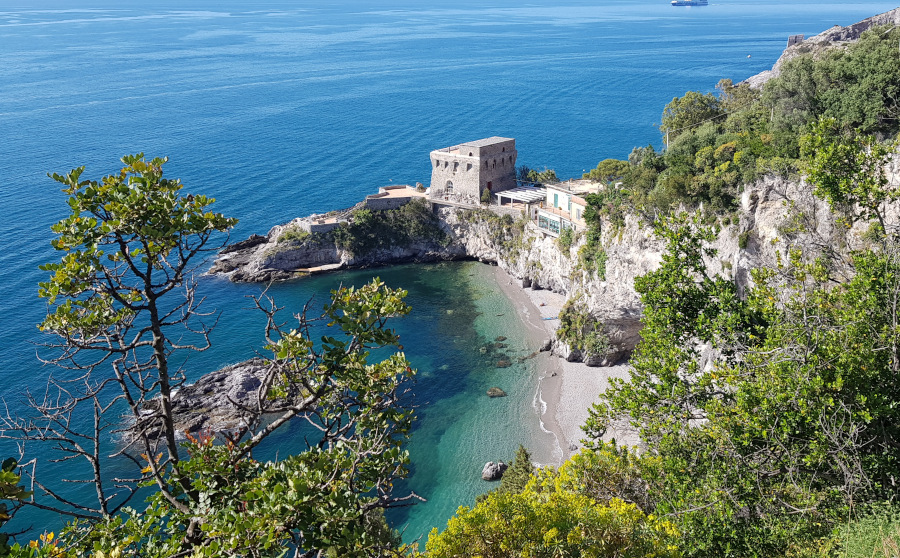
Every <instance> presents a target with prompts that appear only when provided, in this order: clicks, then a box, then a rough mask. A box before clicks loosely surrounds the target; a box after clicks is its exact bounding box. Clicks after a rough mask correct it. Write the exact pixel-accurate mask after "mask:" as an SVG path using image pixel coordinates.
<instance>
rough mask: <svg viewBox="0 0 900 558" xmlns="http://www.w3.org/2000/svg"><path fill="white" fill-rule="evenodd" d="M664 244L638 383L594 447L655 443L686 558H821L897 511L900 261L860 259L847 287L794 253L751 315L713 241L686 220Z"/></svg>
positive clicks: (658, 488)
mask: <svg viewBox="0 0 900 558" xmlns="http://www.w3.org/2000/svg"><path fill="white" fill-rule="evenodd" d="M657 233H658V234H660V235H661V236H662V237H663V238H665V239H666V240H667V244H668V248H667V252H666V254H665V255H664V258H663V262H662V265H661V267H660V268H659V269H658V270H657V271H654V272H651V273H648V274H647V275H645V276H644V277H642V278H640V279H638V280H636V284H635V286H636V289H637V290H638V292H639V293H640V294H641V299H642V302H643V303H644V307H645V310H644V318H643V322H644V329H643V331H642V340H641V342H640V344H639V345H638V348H637V350H636V352H635V355H634V357H633V359H632V361H631V363H632V366H633V370H632V372H631V377H630V379H629V380H628V381H625V382H622V381H619V382H614V384H613V387H612V388H611V389H610V390H609V391H607V392H606V393H605V394H603V395H602V396H601V399H602V403H601V404H598V405H596V406H595V407H594V408H593V409H592V411H591V418H590V419H589V421H588V424H587V425H586V431H587V432H588V434H589V435H590V436H592V437H594V438H597V437H599V436H600V435H601V434H603V433H604V432H605V431H606V428H607V427H608V426H610V424H611V423H612V422H613V421H617V420H622V419H624V420H627V421H629V422H630V424H631V425H632V426H633V427H635V428H636V429H638V430H639V431H640V433H641V437H642V439H643V441H644V443H646V444H647V446H648V451H649V452H650V455H651V456H653V457H654V458H655V461H651V460H649V459H648V460H647V461H646V462H645V465H644V466H643V467H642V468H641V471H640V473H641V477H642V479H643V480H644V481H645V482H647V483H648V486H649V487H650V488H649V491H650V493H651V494H653V495H654V499H655V500H656V502H655V504H654V506H653V508H652V511H653V512H654V513H656V514H660V515H662V516H670V517H676V518H677V520H676V523H677V525H678V526H679V530H680V531H681V532H682V533H683V534H684V535H683V549H684V550H685V552H686V553H689V554H691V555H694V556H723V555H725V556H731V555H734V556H745V555H785V554H815V553H816V552H819V551H820V550H821V548H820V545H822V544H825V542H823V541H827V540H828V537H829V533H830V532H831V531H832V529H833V528H834V526H835V525H837V524H839V523H840V522H841V520H842V518H846V517H847V514H848V513H849V512H850V511H851V510H852V509H853V508H854V506H856V505H858V504H860V503H863V502H868V501H881V500H883V499H887V498H891V497H894V496H895V495H896V486H895V483H894V482H893V481H892V480H891V479H893V478H894V477H893V475H894V474H895V472H896V470H897V464H898V459H900V451H898V449H897V448H896V444H894V443H893V442H892V441H893V440H896V438H897V436H898V434H900V432H895V428H896V426H895V425H896V424H897V423H898V421H900V417H897V416H896V413H897V411H896V404H895V402H896V401H898V400H900V392H898V391H897V390H895V389H894V387H893V386H894V382H892V381H891V380H890V379H889V378H892V377H893V376H894V374H896V371H897V370H900V364H898V363H900V354H897V349H896V347H897V346H898V341H900V328H898V326H897V323H898V320H897V317H898V315H897V312H896V311H895V310H894V309H895V308H898V306H897V305H896V303H897V302H898V301H900V258H898V247H897V246H894V245H884V246H883V247H882V248H879V250H878V251H873V250H868V251H863V252H859V253H856V254H854V255H853V257H852V268H853V270H854V273H853V275H852V277H851V278H850V279H849V280H848V281H847V282H845V283H842V284H835V283H833V282H832V281H831V280H830V278H829V273H828V269H829V266H828V265H827V262H823V261H822V260H820V259H819V260H812V261H807V260H805V259H804V257H803V254H802V252H801V251H799V250H796V249H790V250H788V252H787V259H786V261H784V262H781V263H780V264H779V265H778V266H776V267H775V268H772V269H763V270H758V271H757V272H756V273H755V275H754V284H755V286H754V287H752V288H750V289H749V291H748V293H747V298H746V299H741V298H739V297H738V296H737V293H736V291H735V287H734V285H733V284H732V283H730V282H729V281H726V280H725V279H723V278H720V277H711V276H709V275H708V274H707V273H706V271H705V269H706V265H705V264H704V261H705V260H711V259H713V258H714V257H715V253H714V251H712V250H710V249H709V248H708V247H707V243H708V242H710V241H711V240H712V238H713V235H712V231H711V230H709V229H706V228H704V227H703V226H701V225H700V224H699V222H698V221H697V220H696V219H695V220H693V221H691V220H689V219H688V218H687V217H686V216H684V215H681V216H675V217H673V218H668V219H663V220H661V222H660V226H659V227H658V228H657Z"/></svg>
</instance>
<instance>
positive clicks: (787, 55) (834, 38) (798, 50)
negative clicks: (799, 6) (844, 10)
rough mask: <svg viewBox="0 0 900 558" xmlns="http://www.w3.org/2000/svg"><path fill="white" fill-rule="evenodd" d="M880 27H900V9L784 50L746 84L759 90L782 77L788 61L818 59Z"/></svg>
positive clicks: (836, 28) (833, 30) (822, 34)
mask: <svg viewBox="0 0 900 558" xmlns="http://www.w3.org/2000/svg"><path fill="white" fill-rule="evenodd" d="M880 25H900V8H896V9H893V10H891V11H889V12H885V13H883V14H878V15H876V16H873V17H870V18H867V19H864V20H862V21H860V22H858V23H854V24H853V25H848V26H846V27H841V26H840V25H835V26H834V27H832V28H830V29H828V30H826V31H823V32H822V33H819V34H818V35H815V36H813V37H810V38H808V39H806V40H805V41H801V42H799V43H797V44H795V45H791V46H789V47H787V48H786V49H784V52H783V53H782V54H781V56H780V57H779V58H778V60H777V61H776V62H775V65H774V66H773V67H772V69H771V70H766V71H764V72H761V73H759V74H756V75H755V76H752V77H749V78H747V80H746V82H747V83H748V84H749V85H750V87H752V88H754V89H759V88H761V87H762V86H763V85H765V83H766V82H767V81H769V80H770V79H773V78H776V77H778V76H779V75H781V68H782V67H783V66H784V64H785V63H786V62H787V61H788V60H791V59H792V58H796V57H797V56H800V55H802V54H812V55H813V56H814V57H818V56H821V55H822V54H824V53H825V52H827V51H829V50H832V49H835V48H843V47H844V46H846V45H848V44H849V43H852V42H855V41H857V40H859V36H860V35H862V34H863V32H865V31H867V30H869V29H870V28H872V27H878V26H880Z"/></svg>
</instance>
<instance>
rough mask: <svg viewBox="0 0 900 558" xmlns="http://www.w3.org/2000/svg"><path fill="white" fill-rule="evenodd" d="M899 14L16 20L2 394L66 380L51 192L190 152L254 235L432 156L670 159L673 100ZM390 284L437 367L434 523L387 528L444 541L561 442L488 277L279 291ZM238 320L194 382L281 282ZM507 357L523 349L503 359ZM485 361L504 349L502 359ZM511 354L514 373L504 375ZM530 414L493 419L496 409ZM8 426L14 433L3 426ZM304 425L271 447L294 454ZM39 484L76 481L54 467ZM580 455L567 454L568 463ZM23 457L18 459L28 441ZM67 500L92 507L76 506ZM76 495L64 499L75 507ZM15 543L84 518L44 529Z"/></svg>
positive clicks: (460, 2)
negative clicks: (63, 179) (837, 30)
mask: <svg viewBox="0 0 900 558" xmlns="http://www.w3.org/2000/svg"><path fill="white" fill-rule="evenodd" d="M895 7H897V6H896V4H893V3H890V2H877V1H858V2H846V1H838V0H815V1H813V0H712V1H711V2H710V4H709V5H708V6H704V7H688V8H683V7H672V6H670V5H669V2H668V1H667V0H604V1H589V0H569V1H566V0H554V1H551V0H535V1H521V0H477V1H475V0H457V1H455V2H435V1H433V0H415V1H413V0H386V1H379V2H375V1H361V0H330V1H329V2H312V1H304V0H298V1H292V2H284V1H275V0H258V1H257V0H250V1H246V0H245V1H242V2H236V1H234V0H219V1H217V2H210V1H205V0H179V1H178V2H172V1H171V0H163V1H158V2H135V1H132V0H117V1H115V2H112V1H105V0H65V1H62V0H46V1H44V0H39V1H33V2H24V1H21V0H0V301H2V305H0V376H2V377H0V396H2V397H3V399H4V401H5V405H6V407H5V409H6V410H8V412H9V413H10V414H16V413H27V409H25V407H24V398H25V394H27V393H29V392H30V393H34V394H40V393H41V392H42V389H43V387H44V385H45V383H46V381H47V378H48V376H49V375H50V374H51V373H53V374H55V375H57V376H58V375H60V374H62V372H61V371H59V370H53V369H51V368H49V367H47V366H42V365H41V364H40V363H39V361H38V360H37V358H36V352H37V350H38V348H37V345H38V344H40V343H41V342H42V341H46V340H45V339H42V336H41V335H40V334H39V333H38V331H37V329H36V327H35V324H37V323H38V322H39V321H40V320H41V318H42V315H43V313H44V312H45V307H44V304H43V302H42V301H41V300H39V299H38V298H37V284H38V282H39V281H41V280H42V279H43V278H44V277H45V273H44V272H42V271H40V270H39V269H38V266H39V265H40V264H42V263H46V262H49V261H52V260H53V259H54V258H55V257H56V255H55V254H54V251H53V250H52V248H51V247H50V244H49V243H50V240H51V238H52V233H51V231H50V225H51V224H52V223H54V222H56V221H57V220H59V219H61V218H62V217H64V216H65V215H66V211H67V206H66V199H65V196H64V195H63V194H61V193H60V190H59V187H58V185H57V184H56V183H55V182H53V181H52V180H50V179H49V178H48V177H47V173H48V172H60V173H62V172H65V171H68V170H70V169H72V168H74V167H78V166H81V165H84V166H85V167H86V170H85V174H84V176H86V177H90V178H100V177H101V176H103V175H105V174H109V173H113V172H115V171H116V170H117V169H118V168H120V163H119V158H120V157H122V156H123V155H125V154H130V153H138V152H143V153H145V154H146V155H147V156H148V157H155V156H168V157H169V160H170V161H169V163H168V164H167V165H166V172H167V175H168V176H170V177H180V178H181V179H182V180H183V182H184V184H185V185H186V190H187V191H189V192H196V193H204V194H207V195H210V196H213V197H215V198H216V199H217V202H216V207H217V209H218V210H219V211H221V212H223V213H225V214H227V215H229V216H234V217H237V218H239V219H240V223H239V224H238V225H237V227H235V229H234V231H233V233H232V239H242V238H245V237H246V236H248V235H250V234H253V233H265V232H266V231H267V230H268V229H269V228H270V227H271V226H273V225H275V224H279V223H283V222H286V221H288V220H290V219H292V218H294V217H297V216H300V215H306V214H310V213H319V212H325V211H328V210H332V209H337V208H344V207H349V206H352V205H353V204H354V203H356V202H357V201H359V200H360V199H361V198H362V197H363V196H365V195H367V194H370V193H374V192H376V191H377V188H378V187H379V186H384V185H389V184H415V183H416V182H422V183H423V184H426V185H427V184H428V182H429V178H430V175H429V172H430V170H429V169H430V164H429V158H428V154H429V152H430V151H431V150H433V149H438V148H442V147H447V146H450V145H455V144H457V143H461V142H464V141H468V140H474V139H478V138H483V137H488V136H495V135H496V136H505V137H513V138H516V142H517V149H518V153H519V156H518V163H519V164H526V165H528V166H530V167H532V168H537V169H543V168H553V169H555V170H556V171H557V174H558V175H559V176H561V177H563V178H568V177H578V176H580V175H581V174H582V173H583V172H585V171H586V170H588V169H590V168H592V167H593V166H595V165H596V164H597V163H598V162H599V161H600V160H602V159H606V158H610V157H612V158H626V157H627V155H628V153H629V152H630V151H631V149H632V148H634V147H636V146H645V145H648V144H652V145H655V146H656V147H659V146H660V144H661V140H660V134H659V131H658V123H659V121H660V115H661V112H662V110H663V107H664V106H665V104H666V103H667V102H669V101H671V100H672V98H673V97H676V96H680V95H682V94H684V92H686V91H688V90H698V91H703V92H706V91H712V90H714V87H715V85H716V83H717V82H718V81H719V80H720V79H722V78H728V79H732V80H733V81H735V82H737V81H740V80H742V79H744V78H747V77H749V76H751V75H753V74H756V73H758V72H760V71H762V70H765V69H769V68H770V67H771V66H772V64H773V63H774V62H775V60H776V59H777V57H778V55H779V54H780V53H781V51H782V49H783V48H784V47H785V45H786V42H787V38H788V36H789V35H794V34H805V35H807V36H810V35H814V34H816V33H819V32H821V31H823V30H825V29H827V28H828V27H831V26H833V25H848V24H851V23H854V22H856V21H859V20H861V19H864V18H866V17H869V16H871V15H874V14H877V13H881V12H884V11H887V10H889V9H892V8H895ZM373 276H380V277H381V278H382V279H383V280H384V281H385V282H386V283H388V284H389V285H391V286H395V287H403V288H405V289H408V290H409V296H408V301H409V302H410V304H411V305H412V307H413V312H412V314H411V315H410V316H409V317H407V318H405V319H403V320H400V321H399V322H398V323H397V328H398V331H399V332H400V334H401V336H402V340H403V343H404V346H405V349H406V352H407V354H408V356H409V357H410V358H411V360H412V361H413V363H414V365H415V366H416V367H417V369H418V371H419V374H418V379H417V381H416V383H415V385H414V387H413V389H414V392H415V401H416V406H417V414H418V420H417V422H416V426H415V428H414V431H413V433H412V441H411V442H410V444H409V449H410V452H411V456H412V466H411V475H410V478H409V479H408V481H407V482H406V483H404V485H403V486H402V487H399V488H400V489H401V490H404V491H408V490H413V491H415V492H416V493H417V494H419V495H421V496H422V497H424V498H426V499H427V502H425V503H420V504H418V505H415V506H412V507H408V508H403V509H401V510H396V511H394V512H392V513H391V514H390V520H391V522H392V523H393V525H394V526H395V527H397V528H398V529H401V530H403V533H404V535H403V536H404V538H405V539H406V540H408V541H412V540H420V541H424V537H426V536H427V533H428V532H429V531H430V530H431V529H432V528H434V527H437V528H442V527H443V526H444V525H446V521H447V519H448V518H449V517H450V516H451V515H452V514H453V513H454V512H455V510H456V508H457V507H458V506H461V505H472V503H473V501H474V498H475V496H476V495H477V494H479V493H481V492H483V491H485V490H487V489H488V488H490V485H488V484H487V483H484V482H482V481H481V480H480V478H479V473H480V470H481V467H482V465H483V464H484V463H485V462H486V461H492V460H494V461H495V460H497V459H506V460H508V459H511V458H512V455H513V453H514V451H515V449H516V448H517V447H518V445H519V444H520V443H521V444H525V445H527V446H529V447H530V448H531V449H532V451H533V452H534V453H535V454H536V455H541V456H544V459H545V461H551V462H552V460H553V458H554V457H553V456H554V455H555V454H554V451H555V450H554V448H553V444H554V443H555V440H554V439H552V438H551V437H549V436H548V435H547V433H545V432H544V431H543V429H542V427H541V420H540V405H539V404H537V403H538V402H539V401H538V399H539V398H536V391H535V390H536V386H537V379H538V378H539V376H540V374H541V370H539V369H538V368H539V367H537V366H535V365H533V364H531V362H532V361H531V360H528V359H526V360H524V361H523V362H519V359H518V357H520V356H525V355H527V354H529V353H530V352H531V351H533V350H534V349H535V347H533V346H532V345H533V341H529V340H528V339H527V336H526V335H525V334H524V330H523V327H522V325H521V322H520V321H519V320H518V318H517V316H516V308H514V307H513V305H512V303H511V302H510V301H509V300H508V299H507V298H506V297H505V296H504V295H503V293H502V292H501V291H500V290H499V289H498V285H497V281H496V280H495V276H494V275H493V271H492V270H491V269H490V268H488V267H487V266H485V265H483V264H479V263H477V262H465V263H446V264H437V265H421V266H415V265H408V266H400V267H394V268H383V269H371V270H362V271H352V272H346V273H334V274H330V275H322V276H317V277H313V278H309V279H304V280H298V281H294V282H288V283H281V284H277V285H275V286H273V288H272V289H271V290H270V291H269V294H271V295H273V296H274V297H275V298H276V300H277V301H278V303H279V304H280V305H283V306H285V309H286V312H287V313H290V312H296V311H298V309H299V308H300V307H301V306H302V305H303V304H305V303H306V302H310V301H311V303H312V304H313V306H314V307H316V308H318V307H320V306H321V305H322V304H324V302H325V301H326V300H327V296H328V293H329V292H330V290H332V289H334V288H337V287H338V286H339V285H341V284H344V285H349V284H357V285H358V284H362V283H364V282H366V281H368V280H369V279H371V278H372V277H373ZM199 288H200V292H201V294H202V295H204V296H205V297H206V299H207V300H206V305H207V307H208V308H210V309H216V310H217V311H219V312H221V319H220V321H219V327H218V329H217V330H216V331H215V333H214V335H213V338H212V340H213V347H212V348H211V349H210V350H209V351H207V352H205V353H202V354H199V355H192V356H190V357H189V358H188V359H187V360H186V361H185V363H184V366H185V369H186V373H187V375H188V377H189V378H191V379H193V378H196V377H198V376H200V375H202V374H203V373H205V372H209V371H211V370H214V369H216V368H218V367H221V366H223V365H225V364H229V363H234V362H237V361H240V360H243V359H245V358H248V357H251V356H253V355H254V354H255V352H256V351H259V350H261V348H262V345H263V332H262V329H261V326H262V318H261V316H259V315H258V314H256V313H254V312H253V311H252V310H249V309H248V308H249V306H250V303H249V301H248V299H247V298H246V297H247V296H248V295H253V294H259V292H260V290H261V287H260V286H259V285H235V284H232V283H229V282H228V281H225V280H222V279H218V278H203V279H202V280H201V283H200V287H199ZM498 336H503V337H507V338H508V340H507V341H505V342H504V344H505V345H507V346H506V347H503V348H502V349H498V348H497V347H496V346H494V347H491V344H492V343H496V339H497V337H498ZM482 348H487V349H490V350H487V349H486V350H485V351H482ZM497 350H502V351H504V352H505V355H506V356H508V357H510V358H511V359H512V360H513V361H514V365H513V366H511V367H509V368H497V367H496V360H497V354H496V351H497ZM492 386H498V387H502V388H503V389H504V390H506V391H507V392H508V393H509V397H507V398H504V399H498V400H491V399H489V398H487V397H486V396H485V390H486V389H487V388H488V387H492ZM4 412H6V411H4ZM297 438H298V435H297V433H296V431H295V430H293V429H292V428H286V429H284V430H283V431H280V432H278V433H277V435H276V436H275V437H274V438H273V439H272V441H271V442H270V444H269V445H268V446H267V447H266V448H264V451H265V452H268V453H267V455H268V456H271V458H275V457H277V456H278V455H284V454H285V453H286V452H289V451H291V448H294V447H297V444H298V443H299V441H298V439H297ZM33 449H34V451H33V452H32V453H30V456H31V457H36V458H37V459H38V460H39V462H40V463H39V466H38V471H39V474H41V475H43V478H46V479H55V478H57V479H58V478H60V477H62V476H63V475H64V473H65V472H66V471H67V469H66V465H65V464H59V463H53V462H50V461H49V459H50V458H52V457H54V455H53V453H52V452H51V451H49V449H48V448H46V447H44V448H33ZM557 449H558V448H557ZM0 452H2V455H4V456H6V455H15V454H16V452H17V447H16V446H15V445H14V444H11V443H4V444H2V445H0ZM61 490H63V493H64V494H68V495H71V496H72V497H73V498H74V497H81V494H79V493H78V491H76V490H74V489H72V488H71V487H66V486H63V487H62V489H61ZM66 491H68V492H66ZM15 521H16V522H17V523H15V524H14V526H15V527H17V528H25V527H32V528H34V529H37V530H44V529H47V530H55V529H58V528H59V526H60V525H61V524H62V521H63V520H62V519H60V518H59V517H56V516H54V515H48V514H35V513H30V514H24V515H22V516H19V517H17V518H16V520H15Z"/></svg>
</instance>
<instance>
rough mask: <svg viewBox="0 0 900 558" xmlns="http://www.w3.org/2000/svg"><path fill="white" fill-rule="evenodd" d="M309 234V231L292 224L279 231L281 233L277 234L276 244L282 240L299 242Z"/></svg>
mask: <svg viewBox="0 0 900 558" xmlns="http://www.w3.org/2000/svg"><path fill="white" fill-rule="evenodd" d="M309 236H310V233H309V232H308V231H305V230H303V229H301V228H300V227H298V226H296V225H294V226H290V227H287V228H286V229H284V230H283V231H281V234H280V235H278V240H277V241H276V242H277V243H278V244H281V243H282V242H295V243H298V244H299V243H301V242H303V241H304V240H306V239H307V238H309Z"/></svg>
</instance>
